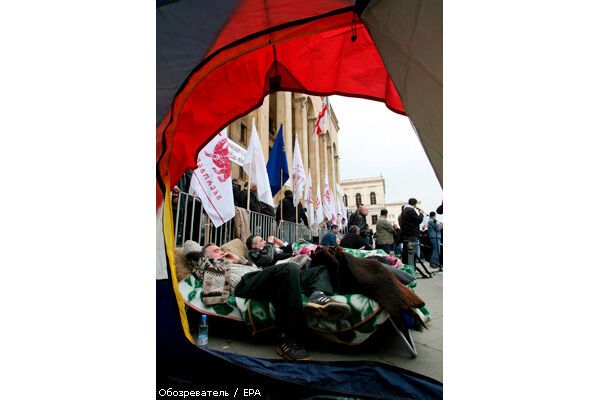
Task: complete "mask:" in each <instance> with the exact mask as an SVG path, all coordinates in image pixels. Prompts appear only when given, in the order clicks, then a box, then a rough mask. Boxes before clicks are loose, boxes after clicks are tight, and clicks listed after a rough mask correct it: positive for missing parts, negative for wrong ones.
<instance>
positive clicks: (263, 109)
mask: <svg viewBox="0 0 600 400" xmlns="http://www.w3.org/2000/svg"><path fill="white" fill-rule="evenodd" d="M253 114H255V118H256V130H257V131H258V138H259V140H260V146H261V147H262V151H263V156H264V158H265V162H267V160H268V159H269V95H266V96H265V98H264V100H263V103H262V105H261V106H260V107H259V108H258V109H257V110H255V111H253ZM251 129H252V127H251V126H248V135H251V134H252V130H251Z"/></svg>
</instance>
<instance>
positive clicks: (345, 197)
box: [344, 195, 348, 207]
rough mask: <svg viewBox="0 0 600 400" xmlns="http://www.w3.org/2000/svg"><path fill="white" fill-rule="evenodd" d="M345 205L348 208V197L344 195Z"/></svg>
mask: <svg viewBox="0 0 600 400" xmlns="http://www.w3.org/2000/svg"><path fill="white" fill-rule="evenodd" d="M344 205H345V206H346V207H348V196H346V195H344Z"/></svg>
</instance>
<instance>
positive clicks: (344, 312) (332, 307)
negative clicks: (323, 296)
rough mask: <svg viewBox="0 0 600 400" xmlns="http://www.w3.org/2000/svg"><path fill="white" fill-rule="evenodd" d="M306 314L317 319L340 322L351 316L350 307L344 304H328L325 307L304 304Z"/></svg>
mask: <svg viewBox="0 0 600 400" xmlns="http://www.w3.org/2000/svg"><path fill="white" fill-rule="evenodd" d="M304 312H305V313H306V314H307V315H310V316H312V317H315V318H324V319H329V320H333V321H339V320H342V319H344V318H346V317H347V316H348V315H350V306H349V305H347V304H343V303H328V304H325V305H321V304H316V303H306V304H304Z"/></svg>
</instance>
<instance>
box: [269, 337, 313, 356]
mask: <svg viewBox="0 0 600 400" xmlns="http://www.w3.org/2000/svg"><path fill="white" fill-rule="evenodd" d="M276 350H277V354H279V355H280V356H281V357H283V358H285V359H286V360H292V361H301V360H310V354H309V353H308V351H306V349H305V348H304V347H302V345H301V344H300V343H298V342H296V341H295V340H294V339H289V338H284V339H282V340H281V341H280V342H279V344H278V345H277V349H276Z"/></svg>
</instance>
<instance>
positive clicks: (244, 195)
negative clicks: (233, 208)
mask: <svg viewBox="0 0 600 400" xmlns="http://www.w3.org/2000/svg"><path fill="white" fill-rule="evenodd" d="M248 186H250V190H248ZM248 193H250V211H254V212H257V213H260V202H259V201H258V195H257V194H256V183H254V182H252V183H250V185H248V182H246V189H244V190H242V191H241V192H240V199H241V200H242V207H243V208H246V206H247V201H248Z"/></svg>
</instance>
